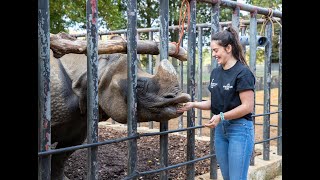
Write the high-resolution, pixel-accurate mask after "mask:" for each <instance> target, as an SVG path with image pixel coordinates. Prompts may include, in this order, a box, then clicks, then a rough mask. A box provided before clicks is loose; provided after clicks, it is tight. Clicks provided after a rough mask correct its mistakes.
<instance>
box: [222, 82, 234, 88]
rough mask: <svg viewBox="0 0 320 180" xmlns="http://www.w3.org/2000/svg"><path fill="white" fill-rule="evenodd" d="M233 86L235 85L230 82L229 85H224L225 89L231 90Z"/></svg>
mask: <svg viewBox="0 0 320 180" xmlns="http://www.w3.org/2000/svg"><path fill="white" fill-rule="evenodd" d="M231 88H233V86H230V83H228V84H227V85H224V86H223V89H224V90H229V89H231Z"/></svg>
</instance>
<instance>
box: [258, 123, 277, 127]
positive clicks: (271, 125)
mask: <svg viewBox="0 0 320 180" xmlns="http://www.w3.org/2000/svg"><path fill="white" fill-rule="evenodd" d="M254 125H263V124H262V123H254ZM269 126H270V127H278V125H273V124H270V125H269Z"/></svg>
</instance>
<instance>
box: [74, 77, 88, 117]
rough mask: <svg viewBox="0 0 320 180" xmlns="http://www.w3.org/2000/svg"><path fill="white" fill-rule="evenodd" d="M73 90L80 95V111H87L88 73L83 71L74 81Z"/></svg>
mask: <svg viewBox="0 0 320 180" xmlns="http://www.w3.org/2000/svg"><path fill="white" fill-rule="evenodd" d="M72 89H73V92H74V93H75V94H76V95H77V96H78V97H79V108H80V113H81V114H85V113H86V112H87V73H86V72H85V73H83V74H82V75H81V76H80V77H79V78H78V79H76V80H75V81H74V82H73V83H72Z"/></svg>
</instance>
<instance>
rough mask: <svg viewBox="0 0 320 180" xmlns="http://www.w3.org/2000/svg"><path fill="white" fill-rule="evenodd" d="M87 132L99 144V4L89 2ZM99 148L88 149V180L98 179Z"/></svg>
mask: <svg viewBox="0 0 320 180" xmlns="http://www.w3.org/2000/svg"><path fill="white" fill-rule="evenodd" d="M86 14H87V76H88V77H87V79H88V81H87V86H88V88H87V94H88V101H87V112H88V113H87V124H88V125H87V130H88V136H87V139H88V143H95V142H98V121H99V105H98V40H99V39H98V2H97V0H87V13H86ZM97 152H98V147H97V146H96V147H90V148H89V149H88V175H87V179H88V180H94V179H98V163H97Z"/></svg>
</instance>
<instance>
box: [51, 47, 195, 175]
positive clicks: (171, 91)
mask: <svg viewBox="0 0 320 180" xmlns="http://www.w3.org/2000/svg"><path fill="white" fill-rule="evenodd" d="M98 62H99V63H98V79H99V80H98V99H99V109H100V110H101V112H102V114H101V115H100V116H99V118H100V119H99V121H100V120H101V119H102V117H104V119H108V118H112V119H113V120H115V121H117V122H119V123H123V124H125V123H127V94H128V93H127V85H128V81H127V55H126V54H108V55H107V54H103V55H99V58H98ZM50 66H51V74H50V82H51V85H50V87H51V142H52V143H57V146H56V149H58V148H64V147H69V146H74V145H79V144H82V143H83V142H84V141H85V139H86V133H87V114H86V113H87V111H86V107H87V56H86V55H84V54H66V55H64V56H63V57H61V58H59V59H58V58H54V57H53V55H52V51H51V55H50ZM189 100H190V95H188V94H186V93H183V92H182V90H181V88H180V86H179V81H178V77H177V74H176V71H175V69H174V67H173V66H172V65H171V64H170V62H169V61H168V60H162V61H161V63H159V65H158V69H157V73H156V74H155V75H151V74H149V73H146V72H145V71H143V70H142V69H141V66H140V65H139V64H138V68H137V119H138V122H147V121H157V122H161V121H168V120H170V119H173V118H176V117H178V116H180V115H182V113H177V112H176V110H177V108H178V107H179V106H181V104H182V103H185V102H187V101H189ZM72 153H73V151H68V152H65V153H59V154H54V155H52V159H51V163H52V165H51V179H53V180H56V179H68V178H67V177H66V176H65V175H64V173H63V171H64V163H65V161H66V160H67V159H68V157H69V156H70V155H71V154H72Z"/></svg>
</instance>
